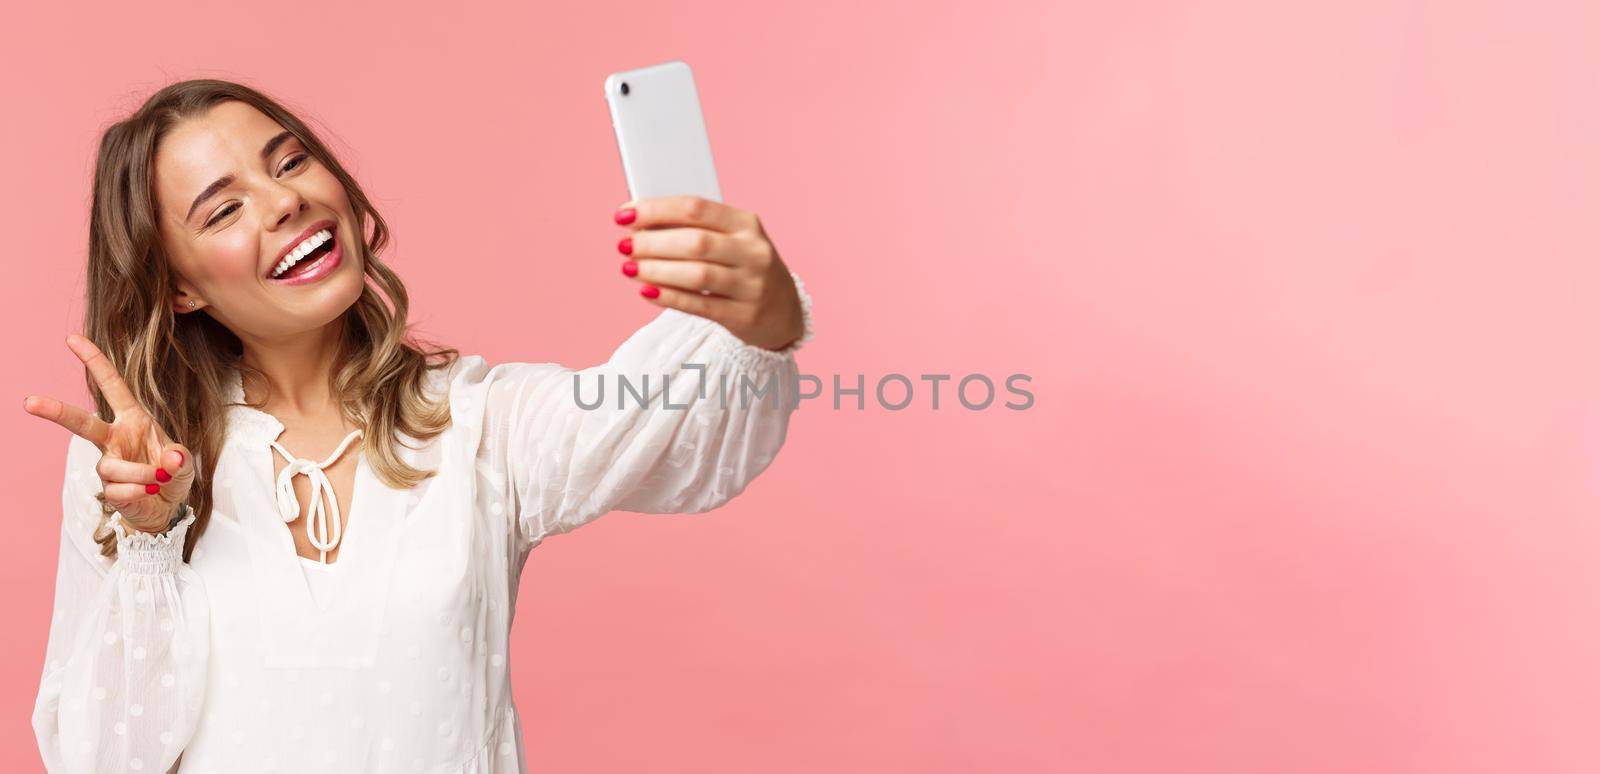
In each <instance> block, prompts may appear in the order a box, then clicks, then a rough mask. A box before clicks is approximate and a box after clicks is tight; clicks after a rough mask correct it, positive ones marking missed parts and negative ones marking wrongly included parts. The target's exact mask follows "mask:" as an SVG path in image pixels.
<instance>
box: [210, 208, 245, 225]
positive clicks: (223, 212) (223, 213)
mask: <svg viewBox="0 0 1600 774" xmlns="http://www.w3.org/2000/svg"><path fill="white" fill-rule="evenodd" d="M238 208H239V205H238V204H229V205H228V206H226V207H223V208H222V209H220V210H217V214H216V216H215V217H213V218H212V219H211V220H209V221H206V225H207V226H215V225H216V224H217V221H219V220H222V219H223V218H225V217H227V216H228V214H229V213H231V212H233V211H234V210H236V209H238Z"/></svg>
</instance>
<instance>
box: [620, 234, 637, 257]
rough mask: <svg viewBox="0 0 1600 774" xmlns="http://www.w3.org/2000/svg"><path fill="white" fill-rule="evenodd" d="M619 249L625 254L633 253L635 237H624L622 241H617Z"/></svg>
mask: <svg viewBox="0 0 1600 774" xmlns="http://www.w3.org/2000/svg"><path fill="white" fill-rule="evenodd" d="M617 250H619V251H620V252H621V253H622V254H623V255H633V237H623V238H622V241H621V242H618V243H617Z"/></svg>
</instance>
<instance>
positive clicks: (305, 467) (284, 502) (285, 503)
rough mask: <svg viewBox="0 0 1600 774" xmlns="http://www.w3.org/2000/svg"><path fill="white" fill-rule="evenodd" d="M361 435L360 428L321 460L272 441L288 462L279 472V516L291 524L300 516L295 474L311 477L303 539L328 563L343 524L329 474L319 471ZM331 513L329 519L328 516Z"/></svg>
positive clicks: (336, 544)
mask: <svg viewBox="0 0 1600 774" xmlns="http://www.w3.org/2000/svg"><path fill="white" fill-rule="evenodd" d="M360 437H361V431H360V430H355V431H352V432H351V433H350V434H349V435H347V436H345V437H344V440H343V441H341V442H340V443H339V448H337V449H334V450H333V454H330V455H328V458H327V459H325V460H323V461H322V462H313V461H312V460H307V459H300V458H298V457H296V456H294V455H293V454H290V453H289V450H288V449H285V448H283V446H282V445H281V444H279V443H278V442H277V441H271V442H270V443H271V445H272V448H273V449H276V450H277V451H278V453H279V454H282V455H283V458H284V459H285V460H288V461H289V464H287V465H285V466H284V467H283V470H281V471H279V472H278V515H279V516H282V517H283V521H284V523H285V524H288V523H292V522H293V521H294V520H295V519H298V518H300V500H299V498H297V497H295V494H294V477H295V476H297V475H304V476H305V477H306V478H308V479H311V505H310V507H309V508H308V513H307V514H306V539H307V540H309V541H311V545H312V546H313V547H314V548H316V549H317V550H318V551H319V552H321V560H322V562H323V563H324V564H326V563H327V562H328V552H329V551H331V550H332V549H333V548H335V547H337V546H338V545H339V540H340V538H342V537H344V523H343V520H342V519H341V518H340V516H339V498H338V496H337V495H335V494H334V491H333V483H332V482H331V481H329V480H328V474H326V473H324V472H322V470H323V468H326V467H328V466H329V465H332V464H333V463H334V462H335V461H336V460H338V459H339V457H340V456H341V455H343V454H344V450H345V449H346V448H348V447H349V446H350V442H351V441H354V440H355V439H357V438H360ZM330 512H331V513H332V518H331V519H330V518H329V514H330Z"/></svg>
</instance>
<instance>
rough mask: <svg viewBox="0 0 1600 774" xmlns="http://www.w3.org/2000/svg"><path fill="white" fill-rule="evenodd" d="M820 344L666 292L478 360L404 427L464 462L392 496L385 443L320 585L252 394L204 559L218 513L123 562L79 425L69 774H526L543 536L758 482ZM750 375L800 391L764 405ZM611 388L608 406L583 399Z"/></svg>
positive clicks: (68, 534) (71, 553)
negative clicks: (519, 608) (435, 427)
mask: <svg viewBox="0 0 1600 774" xmlns="http://www.w3.org/2000/svg"><path fill="white" fill-rule="evenodd" d="M796 281H797V283H796V284H797V285H798V284H799V283H798V278H796ZM801 288H802V290H801V299H802V304H803V306H804V308H805V310H806V336H805V337H804V338H802V339H801V342H802V343H803V342H804V341H807V340H809V339H810V338H811V317H810V299H809V297H808V296H806V295H805V292H804V289H803V286H801ZM795 349H798V344H797V345H794V346H791V347H790V349H788V350H785V351H782V352H773V351H769V350H765V349H761V348H758V347H752V346H749V345H746V344H744V343H743V342H741V341H739V340H738V339H737V338H735V337H734V336H733V335H732V334H731V333H729V332H728V331H727V330H726V329H725V328H723V327H722V326H720V325H718V324H716V323H714V322H711V321H709V320H705V319H703V318H699V317H694V316H692V315H688V314H684V313H682V312H678V311H676V310H672V309H664V310H662V312H661V314H660V315H659V316H657V317H656V318H655V319H653V320H652V321H651V322H650V323H648V324H646V325H645V326H644V327H642V328H640V329H639V330H638V331H636V332H634V334H633V335H632V336H630V337H629V338H628V339H627V341H625V342H623V344H622V345H621V346H620V347H619V348H618V349H617V350H616V351H615V352H614V353H613V354H612V356H611V358H610V359H609V360H608V361H607V362H606V363H605V364H603V365H600V366H596V367H593V368H589V369H584V370H581V371H575V370H573V369H569V368H565V367H562V366H559V365H556V364H551V363H503V364H499V365H494V366H490V365H489V364H488V363H486V362H485V361H484V359H483V358H482V357H480V356H465V357H462V358H461V359H460V360H458V361H457V362H456V363H455V364H454V365H453V366H452V367H450V368H449V369H447V370H444V371H440V372H436V374H435V381H434V383H433V385H432V386H433V387H434V388H435V389H437V390H438V391H439V394H440V395H441V397H443V398H444V399H447V400H448V401H449V402H450V405H451V410H452V425H451V427H450V428H449V429H448V430H447V431H446V432H445V433H444V434H442V435H441V436H439V437H437V438H435V439H433V440H431V441H429V442H427V443H419V442H417V441H415V439H410V438H403V439H402V440H404V441H405V443H406V444H407V445H408V446H411V447H414V448H405V447H401V449H400V454H401V456H402V457H403V458H404V459H406V460H407V461H408V462H410V463H411V464H413V465H417V466H419V467H423V468H426V469H434V470H437V471H438V475H436V476H434V477H433V478H430V479H429V480H427V481H425V482H424V483H422V484H420V485H418V486H417V487H415V488H413V489H410V490H397V489H391V488H389V487H388V486H387V485H386V484H384V483H383V482H382V480H381V479H379V478H378V477H377V476H376V475H375V474H374V473H373V472H372V470H371V468H370V467H369V466H368V465H367V459H366V455H365V453H364V452H363V453H361V454H360V455H359V457H358V464H357V472H356V481H355V488H354V493H353V494H352V495H351V501H350V503H349V508H348V511H349V525H348V530H347V532H346V534H345V537H344V542H343V543H342V544H341V546H340V551H339V556H338V559H337V561H336V562H334V563H333V564H332V565H330V566H328V567H327V568H321V570H322V572H321V574H319V575H317V576H316V577H313V578H308V577H307V574H306V573H307V568H306V567H304V566H303V562H302V561H301V559H300V557H299V556H298V555H297V554H296V553H295V550H294V544H293V540H292V538H291V536H290V534H289V532H288V529H289V528H288V527H287V526H286V525H285V524H284V522H283V520H282V518H281V517H280V516H279V514H278V506H277V504H276V502H275V485H274V475H273V473H274V471H273V457H272V452H271V449H270V446H269V443H270V442H271V441H273V440H274V439H276V438H277V437H278V435H279V434H280V433H281V432H282V430H283V425H282V424H281V423H280V422H278V420H277V419H276V418H274V417H272V416H271V415H270V414H266V413H264V412H261V411H257V410H255V409H251V408H249V407H247V406H242V405H231V406H230V407H229V409H228V429H227V430H228V434H227V441H226V442H225V443H224V445H223V448H222V452H221V456H220V458H219V459H218V461H217V469H216V474H215V475H216V482H215V486H214V489H213V492H214V493H215V496H216V506H215V508H214V509H213V512H212V517H211V523H210V525H209V526H208V528H207V530H206V534H205V535H204V537H202V538H201V540H200V541H199V543H198V544H197V545H196V548H195V551H194V552H193V555H192V556H191V558H190V561H188V562H184V561H183V560H182V546H183V541H184V538H185V536H186V534H187V532H188V530H189V528H190V526H191V525H192V523H193V517H192V516H191V517H190V518H189V519H188V520H186V521H184V522H182V523H180V524H179V525H177V526H175V527H174V528H173V529H172V531H171V532H169V533H167V534H165V535H149V534H145V533H140V532H137V531H135V532H133V533H132V534H129V533H128V532H127V531H126V530H125V529H123V528H122V527H121V525H120V524H117V525H114V529H116V530H117V541H118V549H119V551H118V556H117V558H116V559H115V560H112V559H108V558H105V557H102V556H100V554H99V551H98V546H97V545H96V544H95V543H94V541H93V538H92V534H93V531H94V529H95V527H96V525H97V523H98V519H99V513H100V511H99V503H98V502H97V501H96V500H95V494H96V493H97V492H98V491H99V489H100V480H99V477H98V476H97V475H95V472H94V469H95V464H96V463H97V462H98V460H99V457H100V452H99V450H97V449H96V448H94V446H93V445H91V444H89V443H88V442H87V441H84V440H82V439H80V438H77V437H74V438H73V439H72V442H71V444H70V445H69V448H68V453H67V465H66V478H65V482H64V485H63V488H62V506H63V514H64V518H63V519H62V531H61V547H60V563H59V569H58V572H57V576H56V597H55V612H54V615H53V617H52V620H51V626H50V639H49V645H48V648H47V652H46V663H45V666H44V672H43V676H42V679H41V682H40V689H39V695H38V699H37V702H36V705H35V709H34V714H33V726H34V730H35V734H36V736H37V739H38V743H39V748H40V752H41V754H42V756H43V758H44V762H45V765H46V767H47V769H48V770H50V771H52V772H113V771H114V772H125V771H127V772H168V771H182V772H186V773H187V772H200V773H206V772H227V774H236V773H238V772H274V771H278V772H319V771H326V772H431V773H432V774H457V773H461V774H467V773H473V774H482V773H495V774H498V773H502V772H521V771H524V770H525V766H524V740H523V733H522V727H521V723H520V721H519V719H518V714H517V709H516V706H515V704H514V703H513V701H512V697H511V683H510V664H509V662H508V646H509V643H510V632H511V622H512V617H513V611H514V604H515V599H516V591H517V584H518V579H519V577H520V575H521V572H522V568H523V566H524V564H525V562H526V561H527V558H528V556H529V554H530V552H531V550H532V549H533V548H535V547H537V546H538V545H539V544H540V543H541V542H542V541H543V540H545V539H546V538H548V537H550V536H552V535H556V534H561V533H565V532H569V531H571V530H573V529H576V528H578V527H580V526H582V525H584V524H587V523H589V522H591V521H593V520H594V519H596V518H598V517H599V516H601V515H603V514H605V513H607V512H609V511H611V510H628V511H636V512H643V513H696V512H701V511H706V510H710V509H712V508H715V507H717V506H719V505H721V504H723V503H725V502H727V501H728V500H729V499H730V498H732V497H734V496H736V495H738V494H739V493H740V492H741V491H743V490H744V488H745V487H746V486H747V485H748V484H749V483H750V482H751V480H752V479H754V478H755V477H756V476H757V475H759V474H760V473H761V472H762V471H763V470H764V469H765V468H766V467H767V466H768V465H770V464H771V462H772V461H773V459H774V458H775V456H776V455H777V453H778V450H779V448H780V447H781V446H782V445H783V441H784V437H785V434H786V432H787V428H788V422H789V416H790V414H791V413H792V411H793V409H794V400H793V393H792V390H793V386H794V384H795V381H794V380H795V379H796V377H797V375H798V372H797V370H796V365H795V359H794V350H795ZM686 364H687V365H686ZM646 377H648V382H647V383H646ZM230 378H231V381H230V384H229V387H230V394H229V398H230V403H235V404H236V403H239V402H240V401H242V398H243V392H242V390H241V389H240V388H239V383H238V374H237V373H233V374H231V375H230ZM619 378H626V379H627V380H628V381H629V382H630V383H631V384H632V389H633V390H635V391H640V392H643V393H644V394H645V395H647V396H648V398H649V400H648V402H647V405H646V406H640V405H639V404H640V401H639V400H637V399H635V393H634V392H628V393H627V400H625V401H624V402H623V403H622V405H620V406H619V403H618V398H617V396H618V387H619V385H618V383H617V380H618V379H619ZM575 379H576V380H577V384H578V385H579V386H580V387H581V390H580V392H579V393H578V394H577V395H575V394H574V380H575ZM741 380H743V381H748V382H750V383H752V385H753V386H754V387H755V388H758V389H759V387H760V386H761V385H763V384H767V385H771V386H773V387H775V389H774V390H773V392H771V393H769V394H767V395H760V393H759V392H755V393H751V397H750V399H749V400H747V401H741V400H740V399H739V395H738V392H737V390H738V384H739V383H740V382H741ZM602 382H603V383H604V389H605V396H606V400H605V401H604V402H603V403H602V404H601V405H600V406H599V407H596V408H593V409H586V408H583V407H582V406H580V404H579V402H578V400H577V398H582V399H583V402H584V403H585V404H588V403H592V402H593V399H594V397H595V391H596V389H598V385H599V384H600V383H602ZM646 384H647V386H646ZM720 384H727V385H728V387H727V388H726V389H727V392H726V393H720V392H719V385H720ZM641 387H643V389H642V390H641ZM664 400H665V401H666V402H663V401H664ZM678 407H683V408H678ZM352 451H354V449H352Z"/></svg>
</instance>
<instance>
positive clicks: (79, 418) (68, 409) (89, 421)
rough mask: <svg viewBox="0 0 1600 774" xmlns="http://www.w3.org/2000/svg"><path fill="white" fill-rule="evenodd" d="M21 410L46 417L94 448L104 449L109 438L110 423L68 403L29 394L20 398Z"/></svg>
mask: <svg viewBox="0 0 1600 774" xmlns="http://www.w3.org/2000/svg"><path fill="white" fill-rule="evenodd" d="M22 410H23V411H26V412H28V413H29V414H32V415H34V416H36V417H39V418H40V419H48V420H50V421H51V422H54V423H56V424H58V425H61V426H62V427H64V428H66V429H67V430H68V431H69V432H71V433H72V434H73V435H77V436H81V437H83V438H84V439H85V440H87V441H88V442H89V443H92V444H94V445H95V447H96V448H99V449H102V450H104V449H105V447H106V443H107V442H108V441H110V439H111V425H108V424H106V423H105V422H103V421H101V420H100V419H99V418H98V417H96V416H94V415H93V414H90V413H89V412H87V411H84V410H83V409H81V408H78V407H77V406H74V405H72V404H70V403H62V402H61V401H59V400H56V399H55V398H50V397H46V396H43V395H29V396H28V397H26V398H24V399H23V400H22Z"/></svg>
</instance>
